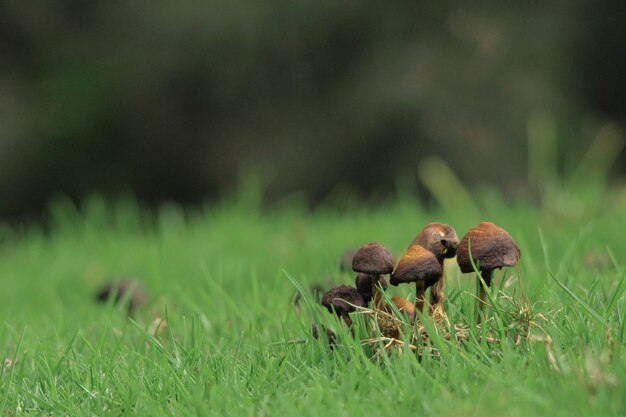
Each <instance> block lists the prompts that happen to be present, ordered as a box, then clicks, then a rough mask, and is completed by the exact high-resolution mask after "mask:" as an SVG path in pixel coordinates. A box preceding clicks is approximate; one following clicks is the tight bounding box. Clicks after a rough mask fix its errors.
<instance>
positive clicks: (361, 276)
mask: <svg viewBox="0 0 626 417" xmlns="http://www.w3.org/2000/svg"><path fill="white" fill-rule="evenodd" d="M376 280H378V281H377V284H378V285H379V286H380V287H381V288H382V289H383V290H386V289H387V280H386V279H385V278H384V277H382V276H380V275H369V274H365V273H363V272H359V273H358V274H357V276H356V279H355V285H356V290H357V291H358V292H359V294H361V296H362V297H363V301H365V304H368V303H369V302H370V301H372V298H373V297H374V293H373V288H372V287H373V286H372V281H375V282H376Z"/></svg>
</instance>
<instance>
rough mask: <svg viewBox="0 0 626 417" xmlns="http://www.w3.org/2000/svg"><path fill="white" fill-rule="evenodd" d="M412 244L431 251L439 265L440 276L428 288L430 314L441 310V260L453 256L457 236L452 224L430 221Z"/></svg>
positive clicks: (455, 249) (443, 292)
mask: <svg viewBox="0 0 626 417" xmlns="http://www.w3.org/2000/svg"><path fill="white" fill-rule="evenodd" d="M413 245H419V246H421V247H423V248H425V249H427V250H429V251H430V252H432V253H433V255H435V257H436V258H437V261H438V262H439V266H441V276H440V277H439V279H438V280H437V282H435V283H434V284H433V285H432V287H431V288H430V307H429V309H430V313H431V315H432V314H433V313H434V312H435V311H437V310H439V309H441V311H442V312H443V300H444V297H445V287H446V282H445V278H444V272H445V271H444V267H443V261H444V259H447V258H454V256H456V251H457V248H458V246H459V238H458V237H457V235H456V232H455V231H454V229H453V228H452V226H450V225H447V224H443V223H430V224H429V225H427V226H426V227H424V229H423V230H422V231H421V232H420V234H419V235H417V237H416V238H415V239H413V242H411V246H413ZM409 247H410V246H409ZM444 314H445V313H444Z"/></svg>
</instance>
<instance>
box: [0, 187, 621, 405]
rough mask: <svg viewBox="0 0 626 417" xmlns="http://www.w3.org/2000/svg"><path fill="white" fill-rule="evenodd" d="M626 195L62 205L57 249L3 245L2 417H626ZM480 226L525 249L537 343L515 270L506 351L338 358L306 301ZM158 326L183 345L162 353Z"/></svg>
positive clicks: (457, 302) (446, 348) (464, 308)
mask: <svg viewBox="0 0 626 417" xmlns="http://www.w3.org/2000/svg"><path fill="white" fill-rule="evenodd" d="M620 192H621V194H620V195H621V196H622V197H618V196H617V195H616V193H609V192H607V191H606V190H603V189H598V188H597V187H595V188H594V187H587V188H584V187H581V188H580V189H579V192H578V194H576V195H571V194H560V195H551V196H550V198H549V199H547V198H546V199H544V203H543V204H542V205H541V207H540V208H538V207H536V206H533V205H530V204H527V203H524V202H514V203H508V204H507V203H505V202H503V201H502V200H501V199H500V198H499V197H498V196H497V195H495V194H494V193H492V192H489V191H485V192H483V193H482V194H481V196H483V197H481V198H477V199H476V200H477V201H475V202H474V203H475V207H476V209H475V210H474V209H473V210H467V211H464V210H463V208H462V207H448V208H447V210H440V209H425V208H424V206H423V205H422V204H420V203H419V202H418V201H416V200H414V199H411V198H408V197H398V198H397V199H394V200H392V201H388V202H386V203H382V204H377V205H375V207H370V206H369V205H365V206H363V205H358V204H356V203H354V202H345V201H343V202H341V201H340V202H335V203H328V204H326V205H323V206H321V207H319V208H318V209H316V210H313V211H310V210H306V209H304V208H302V205H300V204H299V203H298V201H296V200H294V201H285V202H284V203H283V204H279V205H277V206H276V207H274V208H272V209H269V210H260V209H259V208H258V204H257V203H256V201H257V200H258V198H256V197H255V195H254V193H252V194H251V193H247V194H245V195H244V196H242V197H241V198H239V199H238V200H234V201H230V202H225V203H223V204H222V205H219V206H215V207H207V208H205V209H202V210H195V211H193V210H192V211H188V212H183V211H182V210H181V209H179V208H178V207H176V206H173V205H168V206H164V207H163V208H161V209H160V210H159V211H157V212H153V213H146V212H142V211H141V210H140V209H138V208H137V206H136V204H135V203H133V201H132V200H124V201H122V202H120V203H117V204H115V205H112V206H111V205H107V204H105V203H104V202H103V201H102V200H101V199H98V198H92V199H90V200H89V201H87V202H86V203H85V204H83V205H82V206H81V209H80V210H78V209H76V208H74V207H73V206H72V205H71V204H68V203H62V202H61V203H57V204H56V205H54V206H53V207H52V209H51V222H50V227H49V228H47V229H46V230H44V229H42V228H39V227H36V226H32V225H31V226H28V227H23V228H20V229H18V230H15V229H9V228H7V227H4V228H2V229H0V242H1V244H0V279H1V280H0V282H1V283H2V289H1V291H0V318H1V320H2V321H1V325H0V358H7V359H10V360H11V361H12V365H11V366H4V367H3V368H2V370H1V371H0V410H2V411H3V414H1V415H4V416H15V415H68V416H81V415H85V416H86V415H98V416H121V415H128V416H131V415H132V416H135V415H175V416H186V415H202V416H209V415H215V416H231V415H237V416H245V415H250V416H265V415H267V416H280V415H300V416H304V415H306V416H333V417H339V416H351V417H353V416H358V415H381V416H385V415H394V416H397V415H433V414H437V415H440V416H472V415H476V416H529V415H550V416H552V417H554V416H572V415H595V416H604V415H606V416H608V415H615V416H621V415H625V414H626V387H625V385H624V375H626V360H625V359H626V353H625V351H624V348H623V347H624V328H625V326H626V305H625V299H626V293H625V291H626V282H625V279H624V277H625V275H624V256H623V254H624V253H625V249H626V241H625V240H624V231H626V216H624V213H625V211H626V203H625V201H626V199H624V198H623V196H624V195H626V194H624V193H623V190H621V191H620ZM482 220H490V221H493V222H495V223H497V224H498V225H500V226H502V227H503V228H505V229H506V230H508V231H509V232H510V233H511V235H512V236H513V237H514V238H515V239H516V240H517V242H518V243H519V245H520V247H521V251H522V260H521V264H520V267H519V276H520V277H521V278H522V281H523V285H524V292H525V295H526V299H527V301H528V304H529V308H530V313H529V314H532V316H533V317H534V320H535V322H536V323H537V325H539V326H541V328H533V329H531V338H530V339H529V340H524V341H523V342H522V343H520V344H519V345H518V346H516V345H515V344H514V343H513V337H512V334H513V333H515V329H516V328H517V327H516V323H515V320H517V319H518V318H519V316H518V315H517V314H516V312H515V310H514V305H513V304H512V303H511V302H510V301H507V298H506V297H505V296H509V297H513V298H514V299H515V300H517V301H520V295H519V290H518V288H519V286H518V282H517V275H518V270H517V269H507V270H502V271H500V272H497V273H495V274H494V275H495V276H494V282H495V288H496V289H498V288H499V289H501V292H499V293H496V294H495V295H496V298H497V302H498V306H499V310H496V311H495V312H492V313H491V314H492V315H493V316H494V320H492V324H491V326H492V327H491V328H490V329H489V332H490V333H491V334H492V335H494V336H495V337H501V336H503V339H504V340H503V342H502V343H498V344H487V343H482V342H481V338H480V336H481V334H480V332H477V331H475V332H472V333H471V334H470V340H469V341H468V342H466V343H464V344H463V345H462V346H458V345H456V344H454V343H450V342H448V341H446V340H444V339H443V338H440V337H433V339H432V346H431V347H432V349H431V350H429V352H431V353H432V354H428V355H424V356H423V358H422V359H421V361H420V360H417V358H416V357H415V355H411V354H403V355H396V354H394V355H392V356H389V357H384V356H383V357H379V358H378V359H377V360H372V359H371V353H372V352H371V349H370V348H368V347H362V346H360V344H359V343H358V341H354V340H353V339H352V338H351V337H350V336H349V334H347V333H346V332H343V333H341V332H340V343H341V346H340V347H339V348H337V349H336V350H334V351H331V350H329V349H328V348H327V346H326V345H325V344H324V343H323V342H318V341H316V340H314V339H312V338H311V336H310V325H311V322H312V321H314V320H315V321H318V322H321V323H325V324H326V325H329V326H331V327H334V328H335V329H337V330H338V329H339V324H338V321H337V320H336V319H335V318H334V317H332V316H331V315H329V314H328V313H327V312H326V311H324V310H323V309H322V308H321V306H318V305H315V304H306V303H305V305H304V308H303V309H302V312H301V313H297V312H296V311H295V310H294V308H293V305H292V297H293V294H294V292H295V291H296V285H301V286H302V287H304V288H308V287H309V285H310V284H312V283H321V284H322V285H324V286H325V287H330V286H331V285H333V284H339V283H353V274H347V273H341V272H339V270H338V267H337V264H338V259H339V257H340V256H341V254H342V253H343V252H344V251H345V250H346V249H347V248H354V247H357V246H359V245H361V244H363V243H366V242H369V241H373V240H376V241H379V242H381V243H383V244H384V245H386V246H387V247H388V248H390V249H391V250H392V251H393V252H395V253H396V255H399V254H400V253H401V252H402V251H403V250H404V249H405V248H406V245H407V243H408V242H410V241H411V239H413V237H414V236H415V235H416V234H417V233H418V232H419V230H420V229H421V228H422V227H423V226H424V225H425V224H426V223H428V222H431V221H441V222H447V223H450V224H451V225H453V226H454V227H455V228H456V230H457V232H458V233H459V235H462V234H464V233H465V231H467V230H468V229H469V228H470V227H472V226H474V225H475V224H476V223H478V222H479V221H482ZM591 257H593V258H594V259H591ZM446 268H447V281H448V287H447V289H448V294H447V297H448V298H447V304H446V309H447V311H448V313H449V315H450V318H451V320H452V321H454V322H466V323H467V322H469V321H470V320H472V319H473V309H474V300H475V299H474V295H473V294H475V288H476V281H475V279H474V276H473V275H467V276H464V275H461V274H460V273H459V271H458V268H457V267H456V265H455V264H454V262H450V263H447V265H446ZM115 276H132V277H137V278H138V279H140V280H141V281H142V282H144V283H145V285H146V287H147V288H148V290H149V291H150V293H151V295H152V302H151V303H150V305H149V306H147V307H146V308H144V309H143V310H141V311H140V312H139V313H138V314H137V315H136V317H135V318H134V319H133V320H131V319H129V318H128V317H127V315H126V314H125V310H124V309H123V308H122V307H120V306H113V305H108V306H106V305H96V304H94V303H93V301H92V297H93V293H94V291H95V290H96V289H97V288H98V286H100V285H101V284H102V283H103V282H105V281H106V280H107V279H109V278H110V277H115ZM411 290H412V289H411V288H409V287H406V286H405V287H400V288H392V289H391V291H390V292H391V294H394V295H395V294H398V295H403V296H409V292H410V291H411ZM157 317H158V318H162V319H164V320H166V321H167V323H168V327H167V331H166V332H164V333H161V334H157V335H154V334H151V333H150V332H149V331H148V328H149V327H150V324H151V323H152V321H153V320H154V319H155V318H157ZM357 322H360V323H361V324H362V325H363V321H362V320H361V319H360V318H357ZM359 334H360V335H361V336H363V337H368V336H369V334H368V332H367V331H366V330H363V329H361V330H360V331H359ZM546 340H551V343H548V342H546Z"/></svg>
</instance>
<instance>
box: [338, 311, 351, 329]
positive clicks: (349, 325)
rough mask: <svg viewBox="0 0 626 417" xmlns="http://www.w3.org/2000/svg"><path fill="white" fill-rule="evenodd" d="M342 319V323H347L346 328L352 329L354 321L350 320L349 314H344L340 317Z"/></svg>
mask: <svg viewBox="0 0 626 417" xmlns="http://www.w3.org/2000/svg"><path fill="white" fill-rule="evenodd" d="M339 317H340V318H341V322H342V323H345V324H346V326H348V327H352V319H351V318H350V316H349V315H348V313H343V314H342V315H341V316H339Z"/></svg>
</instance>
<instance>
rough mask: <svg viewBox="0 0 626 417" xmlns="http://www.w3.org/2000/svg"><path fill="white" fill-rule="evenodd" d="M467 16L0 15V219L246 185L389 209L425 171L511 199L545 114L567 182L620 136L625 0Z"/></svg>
mask: <svg viewBox="0 0 626 417" xmlns="http://www.w3.org/2000/svg"><path fill="white" fill-rule="evenodd" d="M468 4H469V2H463V1H447V2H418V1H390V2H380V1H368V0H365V1H359V2H356V1H336V0H333V1H326V0H316V1H303V0H271V1H265V2H259V1H250V0H229V1H224V2H218V1H191V2H189V1H187V2H172V1H162V0H149V1H148V0H145V1H139V0H138V1H124V2H85V1H82V0H42V1H37V2H27V1H23V0H5V1H3V2H0V218H5V219H16V218H24V217H28V216H37V215H38V214H39V213H40V212H41V209H42V207H44V206H45V204H46V203H47V202H48V201H49V200H50V198H52V197H53V196H55V195H57V194H59V193H62V194H65V195H67V196H69V197H71V198H72V199H77V200H79V199H81V198H82V197H84V196H85V195H88V194H91V193H94V192H98V193H103V194H104V195H105V196H109V197H112V198H113V197H115V196H117V195H119V194H120V193H125V192H132V193H135V194H136V195H137V196H138V197H139V199H140V200H141V201H144V202H146V203H151V204H155V203H159V202H161V201H163V200H177V201H180V202H182V203H195V202H200V201H204V200H207V199H208V200H213V199H216V198H219V197H220V196H223V195H225V194H226V193H229V192H230V191H231V190H232V189H233V187H235V186H236V184H237V182H238V181H239V180H240V178H241V177H242V176H245V175H246V173H250V172H255V173H260V174H261V176H262V178H264V183H265V190H266V199H267V200H268V201H273V200H274V199H276V198H279V197H281V196H284V195H287V194H289V193H292V192H295V191H303V192H304V194H305V195H306V196H307V197H308V201H309V202H310V203H316V202H318V201H320V199H324V198H325V197H326V196H328V195H329V193H332V192H333V190H335V189H336V187H337V186H338V185H340V186H342V187H345V188H347V189H351V190H353V192H354V193H356V194H357V195H361V196H363V197H368V196H370V195H371V194H376V195H382V196H384V195H385V194H386V193H390V192H393V190H394V189H396V188H397V185H398V184H399V183H402V182H403V181H404V180H405V179H408V182H409V183H411V182H415V184H417V183H418V182H417V181H416V180H414V178H416V172H417V167H418V166H419V164H420V162H421V161H422V160H424V158H426V157H428V156H438V157H440V158H442V159H443V160H444V161H446V162H447V163H448V164H449V165H450V166H451V167H452V168H453V170H454V171H455V172H456V173H457V174H458V175H459V177H460V178H461V180H462V181H463V183H464V184H466V185H469V186H470V187H471V186H476V185H478V184H483V183H488V184H493V185H495V186H497V187H499V188H500V189H501V190H503V191H504V193H505V195H512V194H516V193H517V192H524V189H525V187H527V178H528V170H527V165H528V160H527V159H528V155H527V153H528V152H527V149H528V145H527V126H528V123H529V120H530V119H531V118H532V117H533V114H542V115H548V118H549V120H552V121H554V123H555V127H556V132H557V138H558V141H557V146H558V148H557V151H558V154H559V158H558V169H559V170H560V171H561V172H567V171H568V169H572V167H573V166H575V164H576V162H577V161H578V160H579V159H580V158H581V157H582V155H584V153H585V151H586V149H587V148H588V147H589V145H590V143H592V141H593V138H594V137H595V135H597V133H598V131H599V130H600V129H601V127H602V126H604V125H605V124H606V123H612V124H614V125H616V126H618V127H620V126H621V128H622V129H623V127H624V124H625V123H626V99H625V97H626V82H625V81H624V79H625V78H626V77H625V74H626V42H625V39H626V29H625V28H626V25H625V24H624V18H625V17H626V15H625V14H624V10H623V6H622V4H623V2H622V1H617V0H610V1H604V2H591V1H527V2H507V1H502V2H500V1H498V2H496V1H474V2H471V7H470V6H468ZM619 162H620V163H618V164H617V165H616V167H615V168H614V169H613V171H612V174H613V175H614V176H617V175H620V174H623V173H624V171H625V170H626V164H625V163H624V162H626V159H625V158H624V156H623V155H621V157H620V159H619ZM416 189H417V188H416Z"/></svg>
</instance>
